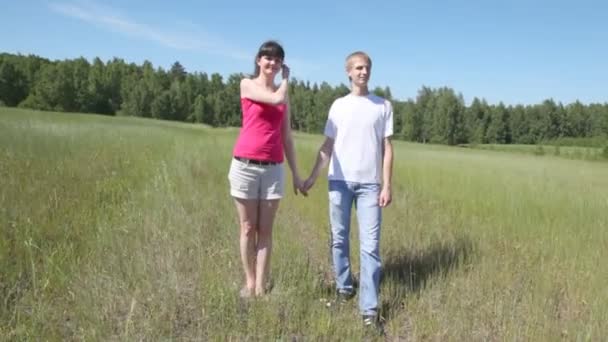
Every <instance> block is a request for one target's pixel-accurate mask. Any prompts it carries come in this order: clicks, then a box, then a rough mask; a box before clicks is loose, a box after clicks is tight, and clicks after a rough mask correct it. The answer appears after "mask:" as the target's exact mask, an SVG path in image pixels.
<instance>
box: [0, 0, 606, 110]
mask: <svg viewBox="0 0 608 342" xmlns="http://www.w3.org/2000/svg"><path fill="white" fill-rule="evenodd" d="M0 32H2V33H1V36H0V52H9V53H21V54H30V53H33V54H37V55H40V56H42V57H46V58H50V59H66V58H77V57H80V56H83V57H85V58H88V59H92V58H93V57H96V56H98V57H100V58H102V60H104V61H107V60H109V59H111V58H112V57H114V56H116V57H119V58H123V59H125V60H126V61H127V62H135V63H138V64H141V63H142V62H143V61H144V60H149V61H151V62H152V63H153V64H154V65H155V66H161V67H163V68H168V67H170V65H171V64H172V63H173V62H175V61H179V62H180V63H181V64H182V65H184V67H185V68H186V69H187V70H188V71H201V72H207V73H213V72H218V73H220V74H222V75H224V76H227V75H229V74H231V73H236V72H244V73H249V72H251V70H252V68H253V56H254V54H255V52H256V50H257V48H258V46H259V45H260V43H262V42H263V41H264V40H266V39H277V40H279V41H280V42H281V43H282V44H283V46H284V47H285V50H286V54H287V56H286V63H288V64H289V65H290V66H291V69H292V75H293V76H294V77H296V78H298V79H302V80H309V81H311V82H317V83H320V82H322V81H327V82H328V83H330V84H331V85H338V84H340V83H346V82H347V79H346V76H345V73H344V67H343V65H344V57H345V56H346V55H347V54H348V53H350V52H352V51H354V50H364V51H367V52H368V53H369V54H370V55H371V56H372V59H373V62H374V66H373V73H372V80H371V85H372V86H389V87H390V88H391V91H392V93H393V96H394V97H396V98H398V99H408V98H415V96H416V94H417V92H418V90H419V89H420V88H421V87H422V86H423V85H426V86H430V87H441V86H448V87H451V88H453V89H454V90H456V91H457V92H459V93H462V94H463V96H464V98H465V100H466V102H467V104H469V103H470V101H471V100H472V99H473V97H479V98H485V99H486V100H487V101H488V102H490V103H498V102H499V101H502V102H504V103H506V104H518V103H522V104H533V103H540V102H542V101H543V100H544V99H547V98H553V99H554V100H556V101H561V102H563V103H565V104H566V103H571V102H573V101H575V100H577V99H578V100H580V101H582V102H583V103H590V102H601V103H604V102H608V3H605V2H604V1H586V0H580V1H561V0H554V1H545V0H542V1H540V0H539V1H534V0H529V1H520V0H513V1H492V0H487V1H449V0H444V1H436V0H427V1H421V0H418V1H406V0H404V1H392V0H382V1H378V2H371V1H365V2H363V1H342V0H333V1H331V0H323V1H320V0H308V1H293V2H290V1H274V0H266V1H231V0H223V1H220V0H216V1H207V0H201V1H178V0H174V1H171V2H169V1H155V0H146V1H144V0H134V1H128V0H125V1H117V0H109V1H89V0H86V1H83V0H57V1H53V0H49V1H34V0H31V1H30V0H21V1H8V0H6V2H5V3H4V4H3V6H2V10H1V11H0Z"/></svg>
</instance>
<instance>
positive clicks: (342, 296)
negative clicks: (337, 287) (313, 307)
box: [337, 291, 355, 304]
mask: <svg viewBox="0 0 608 342" xmlns="http://www.w3.org/2000/svg"><path fill="white" fill-rule="evenodd" d="M354 296H355V292H348V291H338V293H337V302H338V303H340V304H346V302H348V301H350V300H351V299H353V297H354Z"/></svg>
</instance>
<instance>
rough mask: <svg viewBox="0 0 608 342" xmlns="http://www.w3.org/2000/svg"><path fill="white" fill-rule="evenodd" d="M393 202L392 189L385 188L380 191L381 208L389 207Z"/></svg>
mask: <svg viewBox="0 0 608 342" xmlns="http://www.w3.org/2000/svg"><path fill="white" fill-rule="evenodd" d="M392 200H393V198H392V196H391V189H389V188H385V187H383V188H382V191H380V196H379V197H378V204H379V205H380V207H381V208H384V207H388V205H389V204H391V201H392Z"/></svg>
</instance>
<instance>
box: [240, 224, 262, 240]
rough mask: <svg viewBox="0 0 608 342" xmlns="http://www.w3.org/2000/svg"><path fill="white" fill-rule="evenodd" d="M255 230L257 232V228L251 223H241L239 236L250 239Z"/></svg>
mask: <svg viewBox="0 0 608 342" xmlns="http://www.w3.org/2000/svg"><path fill="white" fill-rule="evenodd" d="M257 230H258V229H257V227H256V226H255V225H254V224H253V223H251V222H241V235H242V236H246V237H251V236H253V235H254V234H255V233H256V231H257Z"/></svg>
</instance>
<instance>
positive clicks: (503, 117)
mask: <svg viewBox="0 0 608 342" xmlns="http://www.w3.org/2000/svg"><path fill="white" fill-rule="evenodd" d="M243 77H247V75H245V74H242V73H235V74H231V75H229V76H228V77H227V78H224V77H223V76H222V75H220V74H218V73H212V74H207V73H205V72H187V71H186V70H185V68H184V67H183V66H182V65H181V64H180V63H179V62H175V63H174V64H173V65H172V66H171V68H170V69H168V70H164V69H163V68H161V67H158V68H155V67H154V66H153V65H152V63H150V62H148V61H145V62H143V63H142V64H141V65H137V64H135V63H127V62H125V61H124V60H123V59H120V58H114V59H112V60H110V61H107V62H104V61H102V60H101V59H99V58H95V59H94V60H93V61H92V62H89V61H88V60H87V59H85V58H77V59H68V60H63V61H51V60H48V59H46V58H42V57H39V56H35V55H27V56H25V55H15V54H8V53H2V54H0V105H4V106H18V107H22V108H31V109H38V110H51V111H61V112H81V113H97V114H106V115H127V116H139V117H148V118H157V119H164V120H175V121H188V122H197V123H204V124H207V125H211V126H216V127H219V126H239V125H240V122H241V118H240V115H241V113H240V101H239V84H240V80H241V79H242V78H243ZM348 92H349V89H348V87H347V86H346V85H344V84H340V85H338V86H335V87H334V86H331V85H329V84H328V83H327V82H322V83H320V84H317V83H313V84H311V83H310V82H308V81H302V80H297V79H295V78H294V79H292V80H291V82H290V88H289V94H290V106H291V115H292V125H293V128H294V129H296V130H299V131H303V132H311V133H321V132H322V131H323V127H324V125H325V120H326V118H327V112H328V110H329V106H330V105H331V103H332V102H333V100H334V99H335V98H337V97H339V96H343V95H345V94H347V93H348ZM373 92H374V93H375V94H377V95H379V96H383V97H385V98H387V99H389V100H391V101H392V102H393V107H394V126H395V127H394V131H395V134H396V137H397V138H400V139H404V140H409V141H416V142H422V143H438V144H447V145H457V144H482V143H497V144H514V143H517V144H536V143H542V142H547V141H555V140H560V139H561V140H564V139H566V140H567V139H572V140H573V141H584V142H586V143H587V144H590V145H595V144H598V143H596V142H598V141H599V142H600V143H599V144H604V141H606V139H608V103H603V104H601V103H595V104H593V103H592V104H582V103H581V102H578V101H576V102H574V103H570V104H566V105H564V104H562V103H560V102H555V101H554V100H552V99H547V100H545V101H543V102H542V103H540V104H535V105H505V104H503V103H499V104H488V103H487V102H486V101H485V100H484V99H478V98H474V99H473V101H472V102H471V103H470V104H469V105H468V106H467V105H466V104H465V101H464V99H463V96H462V94H457V93H456V92H455V91H454V90H453V89H451V88H448V87H442V88H429V87H424V86H423V87H422V88H421V89H420V90H419V91H418V94H417V96H416V97H415V98H413V99H408V100H398V99H395V98H393V96H392V94H391V90H390V88H389V87H388V86H387V87H377V88H375V89H373Z"/></svg>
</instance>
